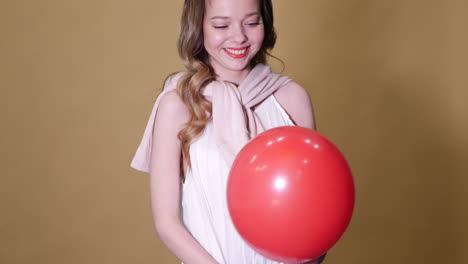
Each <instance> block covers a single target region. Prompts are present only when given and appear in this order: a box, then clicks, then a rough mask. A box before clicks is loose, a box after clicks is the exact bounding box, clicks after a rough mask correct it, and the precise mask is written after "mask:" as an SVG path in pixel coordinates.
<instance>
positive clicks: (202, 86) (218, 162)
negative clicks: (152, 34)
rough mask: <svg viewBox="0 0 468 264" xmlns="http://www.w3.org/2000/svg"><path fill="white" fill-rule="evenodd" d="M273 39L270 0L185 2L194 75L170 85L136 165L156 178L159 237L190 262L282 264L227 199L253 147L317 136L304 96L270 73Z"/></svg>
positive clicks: (187, 57)
mask: <svg viewBox="0 0 468 264" xmlns="http://www.w3.org/2000/svg"><path fill="white" fill-rule="evenodd" d="M275 41H276V34H275V31H274V28H273V13H272V4H271V0H185V2H184V9H183V14H182V23H181V32H180V36H179V41H178V49H179V53H180V56H181V58H182V60H183V63H184V65H185V67H186V68H187V71H186V72H182V73H178V74H175V75H172V76H170V77H169V78H168V79H167V80H166V83H165V86H164V90H163V92H162V93H161V95H160V96H159V98H158V99H157V101H156V104H155V106H154V108H153V111H152V114H151V116H150V119H149V121H148V125H147V127H146V130H145V134H144V136H143V140H142V142H141V144H140V146H139V148H138V150H137V153H136V155H135V157H134V159H133V161H132V167H134V168H136V169H138V170H141V171H145V172H149V173H150V179H151V180H150V185H151V199H152V210H153V215H154V222H155V226H156V230H157V233H158V235H159V237H160V238H161V240H162V241H163V242H164V244H165V245H166V246H167V247H168V248H169V250H170V251H172V252H173V253H174V254H175V255H176V256H177V257H178V258H179V259H180V260H181V261H182V262H183V263H185V264H192V263H194V264H199V263H202V264H209V263H213V264H214V263H223V264H259V263H262V264H275V263H278V262H275V261H273V260H269V259H267V258H265V257H263V256H262V255H260V254H258V253H256V252H255V251H254V250H253V249H252V248H250V247H249V246H248V245H247V244H246V243H245V242H244V241H243V240H242V238H241V237H240V236H239V234H238V233H237V232H236V230H235V228H234V226H233V224H232V222H231V218H230V216H229V212H228V209H227V202H226V193H225V189H226V183H227V177H228V173H229V169H230V166H231V164H232V162H233V160H234V158H235V156H236V154H237V153H238V151H239V150H240V149H241V148H242V146H244V145H245V144H246V143H247V142H248V140H249V139H251V138H252V137H254V136H255V135H257V134H258V133H260V132H262V131H264V130H266V129H270V128H273V127H277V126H292V125H297V126H303V127H307V128H315V125H314V118H313V113H312V105H311V102H310V100H309V97H308V95H307V92H306V91H305V90H304V89H303V88H302V87H301V86H299V85H298V84H297V83H295V82H293V81H291V80H290V79H289V78H287V77H284V76H281V75H279V74H275V73H272V72H271V69H270V67H268V66H265V65H264V64H265V63H266V56H267V55H268V51H269V50H270V49H272V48H273V46H274V45H275ZM320 261H321V260H313V261H310V262H308V263H320Z"/></svg>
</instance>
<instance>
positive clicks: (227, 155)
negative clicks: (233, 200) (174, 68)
mask: <svg viewBox="0 0 468 264" xmlns="http://www.w3.org/2000/svg"><path fill="white" fill-rule="evenodd" d="M180 76H181V73H179V74H176V75H174V76H172V77H171V78H169V79H168V80H167V81H166V83H165V84H164V89H163V91H162V92H161V94H160V95H159V97H158V98H157V99H156V102H155V104H154V106H153V110H152V111H151V115H150V117H149V120H148V124H147V126H146V129H145V132H144V134H143V138H142V140H141V143H140V145H139V147H138V149H137V151H136V153H135V156H134V157H133V160H132V163H131V167H132V168H134V169H136V170H140V171H143V172H148V173H149V172H150V161H151V150H152V137H153V129H157V128H154V122H155V118H156V112H157V109H158V106H159V101H160V100H161V98H162V97H163V96H164V94H166V93H167V92H169V91H172V90H174V89H176V87H177V82H178V79H179V78H180ZM289 81H290V79H289V78H288V77H285V76H282V75H280V74H276V73H273V72H272V71H271V68H270V67H269V66H265V65H263V64H257V65H256V66H255V67H254V68H253V69H252V70H251V71H250V72H249V74H248V75H247V77H246V78H245V79H244V80H243V81H242V83H241V84H240V85H239V86H238V87H236V86H235V85H234V84H232V83H229V82H225V81H218V80H217V81H213V82H211V83H209V84H208V85H207V86H206V87H205V89H204V91H203V95H204V96H205V98H206V99H207V100H209V101H211V103H212V110H213V128H214V134H215V140H216V145H217V146H218V148H219V149H220V151H221V153H222V155H223V158H224V160H225V161H226V163H227V164H228V165H229V166H231V165H232V163H233V161H234V159H235V157H236V155H237V153H238V152H239V151H240V150H241V149H242V147H243V146H244V145H245V144H247V143H248V142H249V140H250V139H252V138H253V137H255V136H256V135H257V134H259V133H261V132H263V130H264V129H263V127H262V125H261V123H260V122H258V119H257V118H256V116H255V112H254V111H253V110H252V107H253V106H256V105H257V104H259V103H261V102H262V101H263V100H265V99H266V98H267V97H269V96H270V95H272V94H273V93H274V92H275V91H276V90H278V89H279V88H281V87H282V86H284V85H285V84H287V83H288V82H289Z"/></svg>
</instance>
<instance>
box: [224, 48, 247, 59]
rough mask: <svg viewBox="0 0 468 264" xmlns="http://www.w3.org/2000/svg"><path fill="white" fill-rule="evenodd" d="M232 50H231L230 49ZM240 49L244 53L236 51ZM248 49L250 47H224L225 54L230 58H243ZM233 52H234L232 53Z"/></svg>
mask: <svg viewBox="0 0 468 264" xmlns="http://www.w3.org/2000/svg"><path fill="white" fill-rule="evenodd" d="M229 50H231V51H233V52H231V51H229ZM242 50H245V51H244V53H240V52H238V51H242ZM249 50H250V47H240V48H225V49H224V51H225V52H226V54H227V55H229V56H230V57H231V58H234V59H241V58H244V57H245V56H247V54H248V53H249ZM234 52H235V53H234Z"/></svg>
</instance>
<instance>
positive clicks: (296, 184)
mask: <svg viewBox="0 0 468 264" xmlns="http://www.w3.org/2000/svg"><path fill="white" fill-rule="evenodd" d="M227 199H228V209H229V213H230V215H231V218H232V221H233V223H234V226H235V227H236V229H237V230H238V232H239V234H240V235H241V236H242V238H243V239H244V240H245V241H246V242H247V243H248V244H249V245H250V246H251V247H253V248H254V249H255V250H256V251H258V252H259V253H261V254H262V255H264V256H266V257H268V258H270V259H273V260H276V261H281V262H293V263H294V262H295V263H297V262H304V261H306V260H312V259H315V258H317V257H319V256H321V255H322V254H324V253H325V252H326V251H328V250H329V249H330V248H331V247H332V246H333V245H334V244H335V243H336V242H337V241H338V240H339V239H340V237H341V236H342V235H343V233H344V232H345V230H346V228H347V226H348V225H349V222H350V221H351V216H352V212H353V208H354V199H355V194H354V183H353V178H352V175H351V171H350V169H349V166H348V164H347V162H346V160H345V159H344V157H343V155H342V154H341V152H340V151H339V150H338V148H336V147H335V146H334V145H333V143H331V142H330V141H329V140H327V139H326V138H325V137H323V136H321V135H320V134H319V133H317V132H315V131H314V130H311V129H307V128H302V127H292V126H290V127H278V128H273V129H270V130H267V131H265V132H263V133H261V134H260V135H258V136H257V137H255V138H254V139H252V140H251V141H250V142H249V143H248V144H247V145H245V146H244V148H243V149H242V150H241V151H240V152H239V154H238V155H237V157H236V159H235V161H234V163H233V166H232V168H231V171H230V174H229V179H228V186H227Z"/></svg>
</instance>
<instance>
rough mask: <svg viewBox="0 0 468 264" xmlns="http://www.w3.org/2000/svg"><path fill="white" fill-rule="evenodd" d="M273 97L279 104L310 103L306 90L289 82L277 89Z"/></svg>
mask: <svg viewBox="0 0 468 264" xmlns="http://www.w3.org/2000/svg"><path fill="white" fill-rule="evenodd" d="M274 95H275V98H276V99H277V100H278V102H279V103H282V102H283V103H287V102H290V103H300V102H310V99H309V94H308V93H307V90H306V89H305V88H304V87H302V86H301V85H300V84H298V83H297V82H295V81H289V82H288V83H287V84H285V85H284V86H282V87H281V88H279V89H278V90H277V91H276V92H275V93H274Z"/></svg>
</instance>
